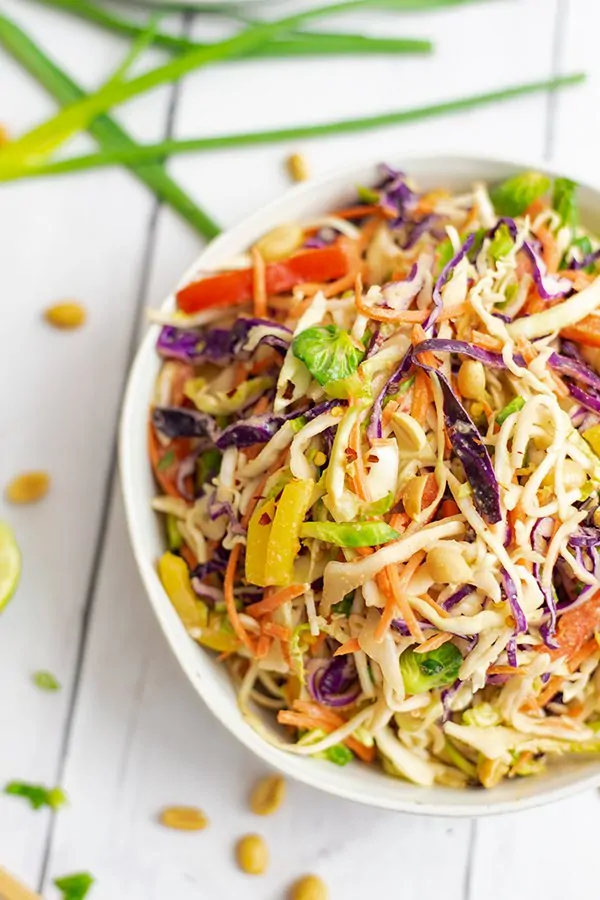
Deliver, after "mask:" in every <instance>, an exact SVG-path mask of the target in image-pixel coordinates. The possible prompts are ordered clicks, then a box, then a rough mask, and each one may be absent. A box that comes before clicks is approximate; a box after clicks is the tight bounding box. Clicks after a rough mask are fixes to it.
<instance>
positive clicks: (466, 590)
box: [442, 584, 477, 611]
mask: <svg viewBox="0 0 600 900" xmlns="http://www.w3.org/2000/svg"><path fill="white" fill-rule="evenodd" d="M475 590H477V588H475V587H474V586H473V585H472V584H463V586H462V587H461V588H459V589H458V590H457V591H455V592H454V594H452V596H450V597H448V598H447V599H446V600H444V602H443V603H442V606H443V607H444V609H445V610H446V611H448V610H451V609H452V608H453V607H455V606H456V605H457V604H458V603H460V601H461V600H464V599H465V597H468V596H469V594H472V593H473V591H475Z"/></svg>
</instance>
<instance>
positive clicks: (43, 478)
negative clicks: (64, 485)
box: [5, 472, 50, 504]
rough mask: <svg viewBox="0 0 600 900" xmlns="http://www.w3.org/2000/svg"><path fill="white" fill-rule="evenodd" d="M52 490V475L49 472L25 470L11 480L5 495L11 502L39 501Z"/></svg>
mask: <svg viewBox="0 0 600 900" xmlns="http://www.w3.org/2000/svg"><path fill="white" fill-rule="evenodd" d="M49 490H50V476H49V475H48V473H47V472H23V473H22V474H21V475H17V476H16V477H15V478H13V479H12V481H10V482H9V483H8V485H7V487H6V491H5V497H6V499H7V500H8V502H9V503H19V504H25V503H37V502H38V500H41V499H42V498H43V497H45V496H46V494H47V493H48V491H49Z"/></svg>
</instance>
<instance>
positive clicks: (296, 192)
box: [120, 156, 600, 816]
mask: <svg viewBox="0 0 600 900" xmlns="http://www.w3.org/2000/svg"><path fill="white" fill-rule="evenodd" d="M387 161H388V162H390V163H392V164H394V165H395V166H397V167H398V168H400V169H402V170H403V171H406V172H407V173H409V174H410V175H411V176H413V177H414V178H415V179H416V180H417V183H418V184H419V186H420V187H421V188H423V189H425V190H428V189H432V188H435V187H439V186H443V187H446V188H449V189H451V190H462V189H465V188H467V187H468V186H469V185H470V184H471V183H472V181H474V180H477V179H484V180H496V179H501V178H505V177H507V176H509V175H511V174H513V173H515V172H518V171H523V169H538V170H541V171H547V172H548V174H549V175H555V174H564V173H555V172H553V171H551V170H549V169H547V167H545V166H544V165H542V164H539V163H537V162H533V163H532V162H531V161H529V162H526V163H523V162H521V163H515V162H508V161H501V160H492V159H482V158H480V157H477V158H475V157H473V158H470V157H467V156H418V157H408V158H407V157H400V158H397V159H392V160H387ZM376 179H377V170H376V166H375V164H372V165H364V166H360V167H356V168H353V169H350V170H349V171H344V172H342V173H339V174H338V173H336V174H335V175H332V176H330V177H328V178H322V179H319V180H315V181H310V182H308V183H307V184H303V185H299V186H298V187H295V188H293V189H292V190H290V191H288V192H287V193H286V194H284V195H283V196H282V197H280V198H279V199H278V200H276V201H275V202H273V203H271V204H269V206H267V207H265V208H264V209H261V210H259V211H258V212H256V213H254V214H253V215H252V216H250V217H249V218H247V219H245V220H244V221H243V222H241V223H240V224H239V225H236V226H235V228H232V229H231V230H230V231H228V232H226V233H225V234H223V235H221V236H220V237H218V238H217V239H216V240H214V241H213V242H212V243H211V244H210V245H209V246H208V247H207V248H206V249H205V250H204V251H203V252H202V254H201V255H200V257H199V258H198V260H197V261H196V263H195V264H194V266H193V267H192V268H191V269H190V270H189V271H188V272H187V273H186V274H185V276H184V277H183V280H182V284H186V283H188V282H189V281H191V280H193V279H194V276H195V274H196V273H197V272H198V270H199V269H201V268H203V269H206V268H215V267H216V266H218V265H219V264H221V263H224V262H225V261H226V260H228V259H230V258H231V257H233V256H235V255H236V254H239V253H241V252H243V251H245V250H246V249H247V248H248V247H249V246H250V245H251V244H252V243H253V242H254V241H255V240H256V239H257V238H259V237H260V236H261V235H262V234H264V233H265V232H266V231H269V229H271V228H273V227H274V226H276V225H278V224H281V223H282V222H289V221H302V220H306V219H310V218H312V217H315V216H316V215H319V214H322V213H323V212H325V211H327V210H331V209H335V208H336V207H341V206H344V205H345V204H346V203H347V202H349V201H351V200H352V199H353V195H354V192H353V188H354V186H355V185H357V184H373V183H375V181H376ZM580 203H581V209H582V217H583V221H584V222H585V223H586V224H587V225H588V226H589V227H590V228H592V229H595V230H596V231H598V232H600V192H599V191H598V190H596V189H594V188H592V187H588V186H582V188H581V191H580ZM173 304H174V297H173V296H171V297H169V298H168V299H167V300H166V301H165V304H164V305H165V307H166V308H171V307H172V306H173ZM158 331H159V329H158V327H152V328H150V329H149V332H148V334H147V335H146V337H145V339H144V341H143V343H142V346H141V348H140V350H139V352H138V355H137V358H136V360H135V363H134V365H133V368H132V371H131V376H130V379H129V384H128V387H127V391H126V395H125V402H124V407H123V415H122V421H121V433H120V465H121V476H122V482H123V492H124V496H125V506H126V510H127V519H128V523H129V531H130V535H131V541H132V544H133V551H134V554H135V558H136V560H137V564H138V567H139V570H140V573H141V576H142V580H143V582H144V585H145V587H146V591H147V593H148V598H149V600H150V603H151V605H152V607H153V609H154V612H155V613H156V616H157V618H158V621H159V622H160V625H161V627H162V629H163V631H164V634H165V637H166V639H167V641H168V642H169V644H170V646H171V649H172V650H173V653H174V654H175V656H176V657H177V659H178V660H179V663H180V665H181V667H182V669H183V670H184V672H185V673H186V675H187V677H188V678H189V680H190V681H191V683H192V684H193V685H194V687H195V689H196V690H197V692H198V694H199V695H200V697H202V699H203V700H204V702H205V703H206V704H207V706H208V707H209V709H211V710H212V712H213V713H214V714H215V716H216V717H217V718H218V719H219V720H220V721H221V722H222V723H223V725H225V726H226V727H227V728H228V729H229V731H231V733H232V734H234V735H235V736H236V737H237V738H238V739H239V740H240V741H242V743H243V744H245V745H246V747H248V748H249V749H250V750H252V751H253V752H254V753H256V755H257V756H260V757H262V759H264V760H265V762H267V763H270V764H271V765H272V766H274V767H275V768H277V769H279V770H281V771H282V772H284V773H286V774H287V775H289V776H291V777H293V778H296V779H298V780H299V781H303V782H305V783H306V784H309V785H312V786H313V787H316V788H320V789H321V790H324V791H328V792H329V793H331V794H336V795H338V796H340V797H345V798H347V799H350V800H356V801H359V802H361V803H365V804H368V805H370V806H378V807H384V808H387V809H395V810H398V811H401V812H410V813H420V814H426V815H438V816H484V815H490V814H493V813H500V812H509V811H514V810H519V809H527V808H530V807H533V806H538V805H541V804H543V803H549V802H551V801H555V800H560V799H562V798H564V797H566V796H568V795H570V794H573V793H575V792H576V791H579V790H583V789H584V788H590V787H592V786H595V785H598V784H600V762H598V761H595V760H593V759H589V758H586V759H584V758H581V757H578V758H576V759H572V758H563V759H561V760H559V761H557V762H556V763H555V764H553V765H552V766H551V768H550V769H549V771H548V772H547V774H545V775H541V776H539V777H537V776H534V777H532V778H525V779H515V780H514V781H507V782H505V783H504V784H502V785H500V786H499V787H497V788H495V789H493V790H491V791H486V790H484V789H476V788H473V789H470V790H464V791H460V790H453V789H450V788H445V787H441V786H435V787H431V788H422V787H418V786H416V785H412V784H409V783H407V782H405V781H401V780H399V779H396V778H392V777H390V776H389V775H386V774H385V773H384V772H383V771H381V770H379V769H378V768H375V767H373V768H371V767H369V766H366V765H363V764H360V763H352V764H350V765H348V766H345V767H343V768H338V767H337V766H334V765H332V764H331V763H329V762H326V761H321V760H316V759H311V758H306V757H299V756H295V755H292V754H290V753H286V752H285V751H283V750H280V749H278V748H277V747H274V746H272V745H271V744H269V743H267V742H266V741H265V740H264V739H263V738H262V737H260V736H259V735H258V734H257V733H256V732H255V731H254V730H253V729H252V727H251V726H250V725H248V724H247V723H246V722H245V721H244V719H243V718H242V716H241V714H240V712H239V709H238V707H237V703H236V697H235V693H234V691H233V689H232V686H231V684H230V681H229V678H228V676H227V673H226V671H225V670H224V669H223V667H222V666H219V665H218V664H217V663H216V662H215V659H214V656H213V654H211V653H210V652H208V651H206V650H203V649H202V648H200V647H199V646H198V645H197V644H195V643H194V642H193V641H192V640H191V639H190V638H189V636H188V635H187V633H186V631H185V628H184V627H183V625H182V623H181V621H180V620H179V617H178V616H177V613H176V612H175V610H174V608H173V607H172V605H171V603H170V601H169V599H168V597H167V595H166V593H165V591H164V590H163V587H162V585H161V583H160V580H159V578H158V575H157V573H156V560H157V559H158V557H159V556H160V555H161V553H163V551H164V549H165V548H164V538H163V531H162V528H161V526H160V523H159V521H158V518H157V517H156V516H155V514H154V513H153V512H152V510H151V508H150V501H151V499H152V497H153V496H154V494H155V493H156V488H155V485H154V481H153V477H152V473H151V471H150V466H149V464H148V458H147V452H146V434H147V417H148V406H149V402H150V398H151V396H152V390H153V385H154V380H155V377H156V374H157V372H158V369H159V365H160V361H159V358H158V356H157V354H156V352H155V343H156V338H157V336H158ZM264 721H265V723H266V724H267V725H269V726H273V719H272V718H271V717H268V716H265V717H264Z"/></svg>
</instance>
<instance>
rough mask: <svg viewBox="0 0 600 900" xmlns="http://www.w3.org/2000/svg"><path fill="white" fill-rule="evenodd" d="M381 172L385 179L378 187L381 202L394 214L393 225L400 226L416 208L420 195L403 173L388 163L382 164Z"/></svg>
mask: <svg viewBox="0 0 600 900" xmlns="http://www.w3.org/2000/svg"><path fill="white" fill-rule="evenodd" d="M379 170H380V172H381V175H382V178H383V180H382V181H381V183H380V184H379V186H378V190H379V202H380V204H381V206H384V207H386V208H387V209H389V210H390V211H391V212H392V213H393V214H394V216H395V219H394V220H393V221H392V225H398V224H400V223H401V222H403V220H404V217H405V215H406V213H407V212H408V211H410V210H411V209H412V208H414V206H415V204H416V202H417V196H418V195H417V194H415V193H414V191H412V190H411V189H410V188H409V186H408V185H407V183H406V176H405V175H404V173H403V172H399V171H397V170H396V169H392V168H391V166H388V165H387V163H381V165H380V166H379Z"/></svg>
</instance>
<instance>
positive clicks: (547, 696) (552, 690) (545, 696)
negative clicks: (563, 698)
mask: <svg viewBox="0 0 600 900" xmlns="http://www.w3.org/2000/svg"><path fill="white" fill-rule="evenodd" d="M562 683H563V680H562V678H560V677H559V676H558V675H553V676H552V678H551V679H550V681H549V682H548V684H547V685H546V687H545V688H544V690H543V691H542V693H541V694H540V695H539V697H538V698H537V702H538V706H540V707H543V706H546V704H547V703H550V701H551V700H552V698H553V697H554V695H555V694H558V692H559V691H560V689H561V687H562Z"/></svg>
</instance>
